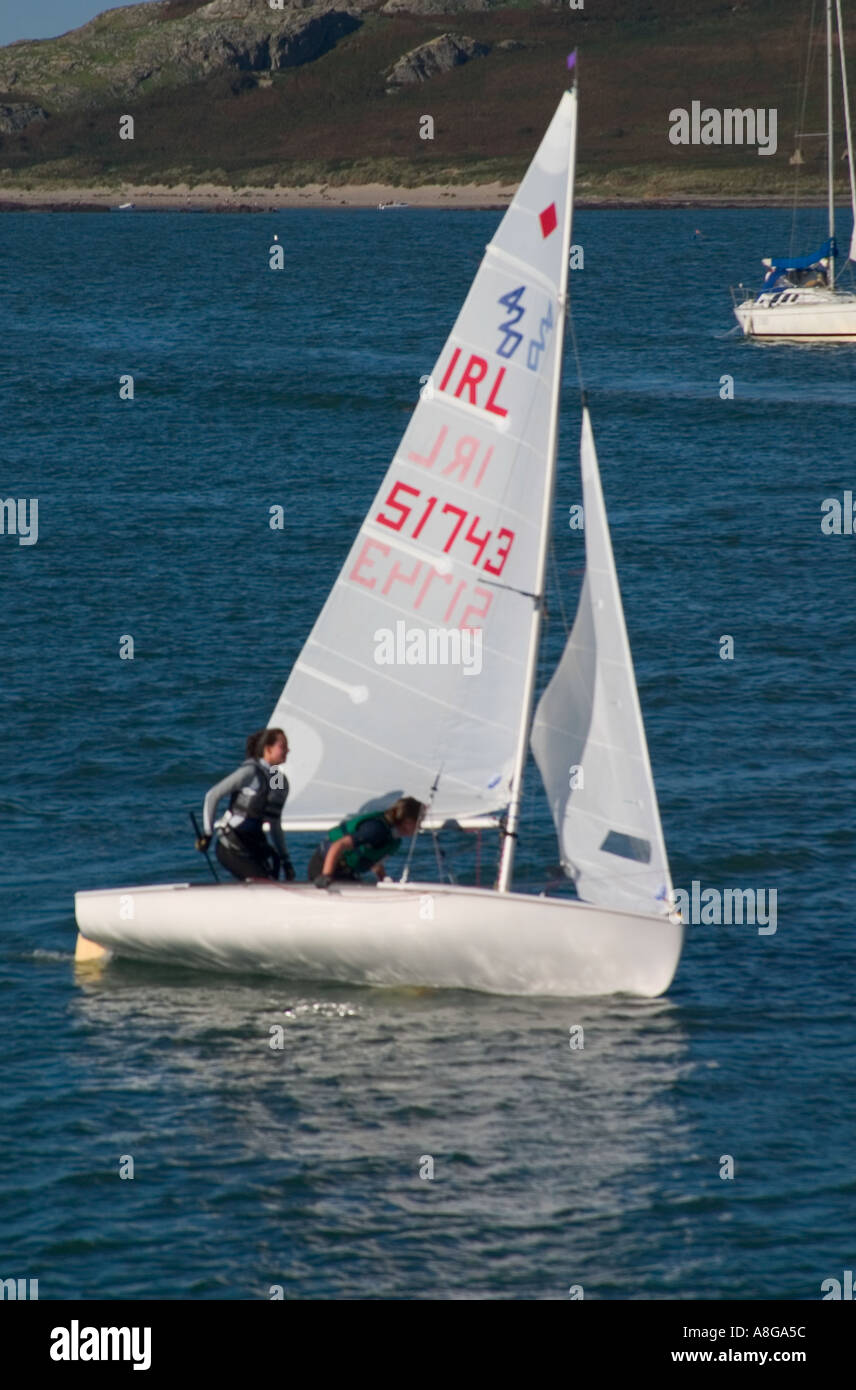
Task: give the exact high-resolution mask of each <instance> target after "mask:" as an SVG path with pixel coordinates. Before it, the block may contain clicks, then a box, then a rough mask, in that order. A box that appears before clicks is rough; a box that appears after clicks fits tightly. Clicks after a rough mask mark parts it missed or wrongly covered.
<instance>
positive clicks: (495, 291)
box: [271, 93, 576, 828]
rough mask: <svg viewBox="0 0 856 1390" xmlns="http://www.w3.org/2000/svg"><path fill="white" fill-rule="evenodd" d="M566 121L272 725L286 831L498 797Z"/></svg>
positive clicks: (547, 344) (542, 469) (517, 705)
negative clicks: (399, 799)
mask: <svg viewBox="0 0 856 1390" xmlns="http://www.w3.org/2000/svg"><path fill="white" fill-rule="evenodd" d="M575 122H576V98H575V96H572V95H571V94H570V93H566V94H565V95H564V96H563V97H562V100H561V102H560V103H559V106H558V108H557V110H556V113H555V115H554V117H553V120H552V122H551V124H550V126H549V128H548V130H547V133H546V135H545V137H544V139H543V141H542V142H541V145H540V147H539V149H538V151H537V153H536V155H535V158H534V160H533V162H532V164H531V165H530V167H529V170H528V171H527V173H526V176H525V178H524V180H523V182H522V184H521V185H520V187H519V189H518V191H517V194H516V196H515V198H514V200H513V202H512V203H511V205H510V207H509V208H508V211H507V212H506V214H505V216H504V217H503V219H502V221H501V223H500V225H499V227H498V229H497V231H496V234H495V236H494V237H493V240H492V241H491V242H490V244H489V245H488V247H487V248H486V252H485V256H484V258H483V260H482V263H481V266H480V268H479V270H478V273H477V274H476V277H475V280H474V282H473V284H472V287H471V289H470V292H469V294H468V296H467V299H466V300H465V302H464V305H463V308H462V309H461V312H460V314H459V316H458V319H457V322H456V323H455V326H454V328H453V330H452V332H451V334H450V335H449V338H448V339H447V341H446V344H445V346H444V348H443V350H442V352H441V353H440V356H439V357H438V359H437V362H436V364H435V366H434V368H433V371H432V373H431V377H430V379H429V381H428V384H427V385H426V386H425V388H424V389H423V391H422V394H421V398H420V400H419V402H418V404H417V406H416V409H415V411H414V413H413V416H412V417H411V420H410V423H409V425H408V427H407V430H406V431H405V434H404V437H403V439H402V441H401V444H400V445H399V448H398V450H397V452H396V454H395V457H394V459H393V461H392V464H391V465H390V467H389V469H388V471H387V473H386V476H385V477H384V480H383V482H382V483H381V485H380V488H379V489H378V492H377V494H376V496H375V499H374V501H373V503H372V505H371V507H370V508H369V511H368V514H367V516H366V519H365V521H364V523H363V525H362V527H361V529H360V532H359V534H358V536H357V539H356V541H355V542H354V544H353V546H352V548H351V550H350V553H349V555H348V558H347V560H346V561H345V564H344V566H343V568H342V570H341V573H340V574H339V577H338V580H337V581H336V584H335V585H334V587H333V590H332V591H331V593H330V595H329V597H328V599H327V602H326V604H325V605H324V608H323V609H322V611H321V614H320V616H319V618H318V620H317V622H316V623H315V626H314V628H313V629H312V632H311V634H310V636H309V639H308V640H307V642H306V644H305V646H304V648H303V650H302V652H301V654H300V657H299V658H298V660H297V662H296V664H295V666H294V669H293V670H292V672H291V675H290V676H289V679H288V682H287V684H286V686H285V689H284V690H283V692H282V695H281V697H280V699H279V701H278V703H277V706H276V708H275V710H274V712H273V715H272V717H271V723H272V724H274V725H281V726H282V727H284V728H285V730H286V733H287V735H288V739H289V743H290V747H291V755H290V757H289V762H288V778H289V782H290V786H291V792H290V796H289V800H288V803H287V805H286V808H285V815H284V818H283V824H284V825H285V827H286V828H288V827H292V828H296V827H299V826H304V827H306V826H314V825H318V826H319V827H326V826H329V825H330V824H331V823H332V822H334V821H336V820H338V819H340V818H341V817H342V816H343V815H344V814H346V813H347V812H353V811H356V810H360V809H369V808H372V809H373V808H374V807H375V806H378V805H384V804H387V803H388V802H389V800H390V799H391V798H393V797H394V796H396V795H398V794H400V793H406V794H409V795H412V796H416V797H419V798H420V799H421V800H423V801H426V802H429V803H430V810H431V815H432V817H444V818H445V817H448V818H453V817H454V818H458V819H461V818H464V817H471V816H476V815H481V814H485V813H491V812H494V811H496V810H498V809H500V808H502V807H504V806H505V805H506V804H507V802H508V800H509V791H510V780H511V774H512V770H513V766H514V755H515V745H516V743H517V739H518V728H519V724H520V719H521V709H522V701H523V691H524V686H525V677H526V667H527V656H528V649H529V637H530V630H531V615H532V608H533V596H534V590H535V587H536V576H537V556H538V542H539V537H540V531H541V524H542V511H543V499H544V488H545V482H546V478H547V471H548V459H547V452H548V447H549V432H550V420H551V416H552V414H553V412H554V409H555V402H554V400H553V395H554V387H553V377H554V372H553V366H554V353H555V347H556V338H557V334H556V325H557V322H558V316H559V286H560V283H561V270H562V265H563V262H565V263H566V261H567V255H568V241H569V230H570V228H569V222H568V220H567V211H566V209H567V203H568V201H569V200H568V199H567V198H566V190H567V181H568V163H569V160H568V155H569V149H570V148H571V143H572V141H573V139H574V137H575V129H574V127H575Z"/></svg>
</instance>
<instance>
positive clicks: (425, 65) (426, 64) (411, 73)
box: [386, 34, 490, 88]
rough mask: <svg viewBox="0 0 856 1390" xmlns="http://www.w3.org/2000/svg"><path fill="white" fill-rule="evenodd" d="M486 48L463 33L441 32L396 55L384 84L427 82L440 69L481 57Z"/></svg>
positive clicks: (487, 49) (445, 69)
mask: <svg viewBox="0 0 856 1390" xmlns="http://www.w3.org/2000/svg"><path fill="white" fill-rule="evenodd" d="M489 52H490V48H489V47H488V45H487V44H485V43H479V42H478V41H477V40H476V39H471V38H468V37H467V35H466V34H441V35H440V36H439V38H436V39H431V40H430V42H429V43H421V44H420V45H419V47H418V48H411V50H410V52H409V53H405V54H404V55H403V56H402V57H401V58H399V60H398V62H397V63H394V64H393V66H392V67H391V68H390V69H389V71H388V73H387V75H386V82H387V87H388V88H395V87H407V86H410V85H412V84H413V83H415V82H427V81H428V79H429V78H430V77H436V76H437V74H438V73H441V72H451V70H452V68H457V67H460V66H461V64H462V63H468V62H470V60H471V59H473V58H483V57H484V56H485V54H487V53H489Z"/></svg>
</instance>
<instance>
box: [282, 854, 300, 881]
mask: <svg viewBox="0 0 856 1390" xmlns="http://www.w3.org/2000/svg"><path fill="white" fill-rule="evenodd" d="M282 872H283V874H284V876H285V881H286V883H293V882H294V880H295V879H296V878H297V874H296V873H295V871H294V865H293V864H292V862H291V860H290V859H285V860H283V864H282Z"/></svg>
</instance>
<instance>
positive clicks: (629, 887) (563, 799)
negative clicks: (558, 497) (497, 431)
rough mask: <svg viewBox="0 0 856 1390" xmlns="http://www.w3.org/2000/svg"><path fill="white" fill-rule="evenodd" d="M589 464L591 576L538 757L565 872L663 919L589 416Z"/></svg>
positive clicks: (541, 709)
mask: <svg viewBox="0 0 856 1390" xmlns="http://www.w3.org/2000/svg"><path fill="white" fill-rule="evenodd" d="M580 466H581V471H582V481H583V514H584V518H585V544H586V574H585V579H584V581H583V586H582V591H581V593H580V600H579V607H578V609H577V616H576V619H575V621H574V626H573V628H572V630H571V634H570V636H569V638H568V641H567V645H566V647H565V651H564V654H563V656H562V659H561V661H560V662H559V665H558V667H557V668H556V671H555V673H554V675H553V678H552V680H551V681H550V684H549V685H548V686H547V688H546V690H545V691H544V694H543V695H542V697H541V700H540V702H539V704H538V709H537V711H536V715H535V721H534V725H533V729H532V739H531V744H532V751H533V753H534V754H535V760H536V762H537V763H538V768H539V770H540V773H541V777H542V779H543V782H544V786H545V788H546V791H547V797H548V800H549V802H550V809H551V811H552V813H553V820H554V822H555V825H556V832H557V834H558V837H559V847H560V851H561V857H562V866H563V868H564V869H565V872H566V873H567V874H568V876H569V877H570V878H572V879H573V880H574V882H575V885H576V888H577V892H578V893H579V895H580V897H581V898H583V899H585V900H586V901H587V902H592V903H597V904H598V905H600V906H603V907H619V908H629V909H631V910H633V911H636V912H644V913H648V914H651V913H656V912H664V911H667V910H668V904H669V903H670V900H671V892H672V884H671V878H670V876H669V865H668V861H667V859H666V847H665V844H664V843H663V831H662V828H661V825H660V813H659V810H658V807H657V795H656V792H655V790H654V782H653V778H652V776H651V765H650V762H649V760H648V746H647V743H646V741H645V729H644V727H643V724H642V714H641V711H640V708H639V697H638V694H637V690H636V679H635V676H634V673H633V659H632V657H631V655H630V645H629V643H628V640H627V629H626V627H625V625H624V611H623V608H622V605H621V593H620V591H619V588H618V577H617V575H616V572H615V561H614V558H613V554H612V543H611V541H610V537H609V527H608V524H607V519H606V509H605V507H604V501H603V492H602V489H601V484H600V473H599V471H598V466H597V454H596V453H595V447H594V438H593V436H592V430H591V422H590V420H589V414H588V410H587V409H584V411H583V425H582V439H581V444H580Z"/></svg>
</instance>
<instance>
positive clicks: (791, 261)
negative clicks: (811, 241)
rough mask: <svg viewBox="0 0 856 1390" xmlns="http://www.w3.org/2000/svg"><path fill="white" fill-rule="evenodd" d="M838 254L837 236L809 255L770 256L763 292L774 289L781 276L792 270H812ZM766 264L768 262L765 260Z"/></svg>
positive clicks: (762, 287) (830, 238)
mask: <svg viewBox="0 0 856 1390" xmlns="http://www.w3.org/2000/svg"><path fill="white" fill-rule="evenodd" d="M837 255H838V246H837V244H836V241H835V237H829V238H828V240H826V241H825V242H824V243H823V245H822V246H821V248H820V250H819V251H812V252H811V253H810V255H808V256H776V257H773V256H771V257H770V269H769V270H768V271H767V274H766V276H765V277H764V283H763V285H762V286H761V294H763V293H764V292H765V290H771V289H774V288H775V287H776V286H777V284H778V282H779V279H780V277H781V276H784V275H787V274H788V272H789V271H791V270H811V268H812V266H818V267H820V262H821V261H823V260H829V259H831V258H832V257H833V256H837ZM765 264H766V262H765Z"/></svg>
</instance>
